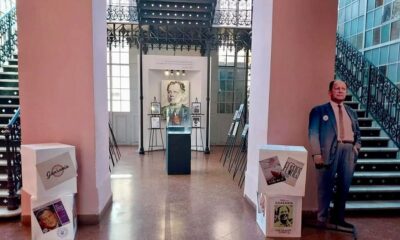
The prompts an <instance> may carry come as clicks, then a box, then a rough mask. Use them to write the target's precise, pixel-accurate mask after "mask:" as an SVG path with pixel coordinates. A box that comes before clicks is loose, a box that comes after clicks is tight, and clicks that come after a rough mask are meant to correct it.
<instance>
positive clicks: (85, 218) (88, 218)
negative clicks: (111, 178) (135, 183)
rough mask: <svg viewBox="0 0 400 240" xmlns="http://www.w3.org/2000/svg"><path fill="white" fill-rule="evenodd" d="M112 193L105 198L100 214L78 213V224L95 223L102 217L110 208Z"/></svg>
mask: <svg viewBox="0 0 400 240" xmlns="http://www.w3.org/2000/svg"><path fill="white" fill-rule="evenodd" d="M112 202H113V201H112V194H111V195H110V197H109V198H108V200H107V203H106V205H105V206H104V208H103V210H101V212H100V214H78V224H82V225H97V224H99V223H100V221H101V219H103V217H104V215H105V213H106V212H107V211H108V210H109V209H110V208H111V205H112Z"/></svg>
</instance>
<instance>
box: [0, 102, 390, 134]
mask: <svg viewBox="0 0 400 240" xmlns="http://www.w3.org/2000/svg"><path fill="white" fill-rule="evenodd" d="M0 106H1V105H0ZM378 140H390V138H389V137H380V136H372V137H369V136H362V137H361V141H378Z"/></svg>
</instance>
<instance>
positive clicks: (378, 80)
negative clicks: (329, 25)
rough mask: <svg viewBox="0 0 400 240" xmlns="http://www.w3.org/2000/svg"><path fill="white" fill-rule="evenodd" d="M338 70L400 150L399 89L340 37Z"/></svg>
mask: <svg viewBox="0 0 400 240" xmlns="http://www.w3.org/2000/svg"><path fill="white" fill-rule="evenodd" d="M335 70H336V74H337V75H338V77H340V78H341V79H342V80H344V81H345V82H346V83H347V84H348V86H349V89H350V90H351V92H352V93H353V95H354V96H355V97H356V98H357V99H358V100H359V101H360V102H361V104H362V105H363V106H364V107H365V108H366V113H367V114H371V116H372V117H373V118H374V119H375V120H376V121H377V122H378V124H379V125H381V127H382V129H383V130H384V131H385V132H386V133H387V134H388V135H389V137H390V138H391V139H392V140H393V141H394V143H395V144H396V145H397V146H399V147H400V89H399V88H398V87H397V86H396V85H395V84H394V83H393V82H392V81H390V80H389V79H388V78H387V77H386V76H385V74H383V73H382V72H381V71H380V70H379V68H378V67H376V66H374V65H373V64H372V63H371V62H370V61H368V60H367V59H366V58H365V57H364V55H363V54H362V53H361V52H359V51H358V50H357V49H356V48H354V47H353V46H352V45H351V44H350V43H348V42H346V41H345V40H344V39H343V38H342V37H341V36H340V35H337V36H336V63H335Z"/></svg>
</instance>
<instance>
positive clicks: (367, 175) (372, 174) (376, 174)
mask: <svg viewBox="0 0 400 240" xmlns="http://www.w3.org/2000/svg"><path fill="white" fill-rule="evenodd" d="M354 177H356V178H399V177H400V172H393V171H385V172H370V171H368V172H355V173H354Z"/></svg>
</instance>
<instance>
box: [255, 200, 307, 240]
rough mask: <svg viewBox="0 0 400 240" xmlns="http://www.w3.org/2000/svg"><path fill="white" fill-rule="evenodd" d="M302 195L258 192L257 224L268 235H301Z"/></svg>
mask: <svg viewBox="0 0 400 240" xmlns="http://www.w3.org/2000/svg"><path fill="white" fill-rule="evenodd" d="M301 215H302V197H299V196H284V195H267V194H265V193H258V194H257V213H256V219H257V224H258V226H259V227H260V229H261V230H262V232H263V233H264V235H266V236H267V237H301V219H302V218H301Z"/></svg>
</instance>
